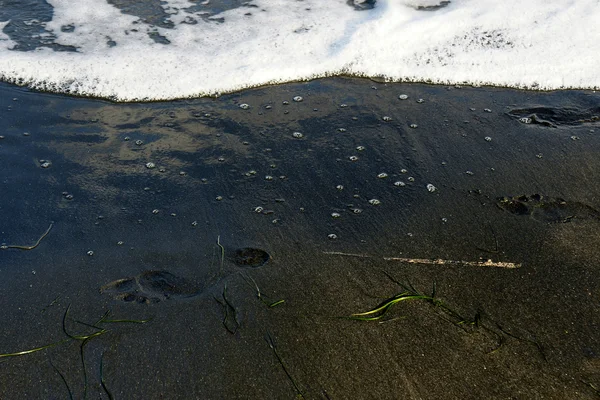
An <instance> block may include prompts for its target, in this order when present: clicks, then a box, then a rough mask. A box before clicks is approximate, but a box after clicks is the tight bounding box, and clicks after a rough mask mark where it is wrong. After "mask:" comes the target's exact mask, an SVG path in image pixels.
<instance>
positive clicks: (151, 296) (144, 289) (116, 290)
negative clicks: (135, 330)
mask: <svg viewBox="0 0 600 400" xmlns="http://www.w3.org/2000/svg"><path fill="white" fill-rule="evenodd" d="M201 292H202V290H200V289H199V288H198V287H197V286H196V285H194V284H192V283H190V282H188V281H187V280H185V279H184V278H181V277H179V276H176V275H173V274H172V273H170V272H167V271H144V272H142V273H141V274H139V275H136V276H134V277H131V278H123V279H117V280H116V281H112V282H110V283H107V284H106V285H104V286H102V287H101V288H100V293H106V294H108V295H110V296H111V297H113V298H114V299H115V300H123V301H126V302H137V303H146V304H149V303H158V302H160V301H164V300H168V299H177V298H187V297H192V296H197V295H199V294H200V293H201Z"/></svg>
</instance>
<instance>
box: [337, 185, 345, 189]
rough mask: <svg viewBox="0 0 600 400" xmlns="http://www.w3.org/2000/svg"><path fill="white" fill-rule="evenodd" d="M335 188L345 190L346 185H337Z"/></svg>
mask: <svg viewBox="0 0 600 400" xmlns="http://www.w3.org/2000/svg"><path fill="white" fill-rule="evenodd" d="M335 188H336V189H337V190H344V185H337V186H336V187H335Z"/></svg>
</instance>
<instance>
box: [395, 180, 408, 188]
mask: <svg viewBox="0 0 600 400" xmlns="http://www.w3.org/2000/svg"><path fill="white" fill-rule="evenodd" d="M394 186H398V187H403V186H406V183H404V182H402V181H396V182H394Z"/></svg>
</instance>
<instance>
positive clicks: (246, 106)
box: [240, 103, 250, 110]
mask: <svg viewBox="0 0 600 400" xmlns="http://www.w3.org/2000/svg"><path fill="white" fill-rule="evenodd" d="M240 108H241V109H242V110H247V109H249V108H250V105H249V104H246V103H242V104H240Z"/></svg>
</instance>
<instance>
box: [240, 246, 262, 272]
mask: <svg viewBox="0 0 600 400" xmlns="http://www.w3.org/2000/svg"><path fill="white" fill-rule="evenodd" d="M269 258H271V256H269V253H267V252H266V251H264V250H261V249H255V248H252V247H244V248H242V249H237V250H236V251H235V254H233V261H234V262H235V263H236V264H237V265H239V266H242V267H252V268H257V267H262V266H263V265H265V264H266V263H267V261H269Z"/></svg>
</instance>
